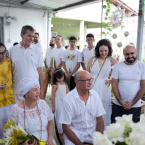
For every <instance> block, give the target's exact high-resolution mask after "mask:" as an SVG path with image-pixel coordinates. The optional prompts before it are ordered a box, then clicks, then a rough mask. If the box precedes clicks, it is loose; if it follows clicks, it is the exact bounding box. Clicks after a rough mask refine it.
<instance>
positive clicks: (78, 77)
mask: <svg viewBox="0 0 145 145" xmlns="http://www.w3.org/2000/svg"><path fill="white" fill-rule="evenodd" d="M74 80H75V81H76V80H80V73H79V71H78V72H76V74H75V75H74Z"/></svg>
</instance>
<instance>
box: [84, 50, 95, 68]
mask: <svg viewBox="0 0 145 145" xmlns="http://www.w3.org/2000/svg"><path fill="white" fill-rule="evenodd" d="M82 52H83V58H84V64H85V67H87V64H88V61H89V59H90V58H91V57H93V56H95V47H93V48H92V49H91V50H89V48H88V47H86V48H83V51H82Z"/></svg>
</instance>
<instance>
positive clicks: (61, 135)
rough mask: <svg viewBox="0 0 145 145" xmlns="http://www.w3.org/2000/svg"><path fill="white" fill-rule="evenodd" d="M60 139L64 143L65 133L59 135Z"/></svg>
mask: <svg viewBox="0 0 145 145" xmlns="http://www.w3.org/2000/svg"><path fill="white" fill-rule="evenodd" d="M59 138H60V140H61V142H62V143H64V136H63V133H59Z"/></svg>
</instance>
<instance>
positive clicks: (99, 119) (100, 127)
mask: <svg viewBox="0 0 145 145" xmlns="http://www.w3.org/2000/svg"><path fill="white" fill-rule="evenodd" d="M96 120H97V127H96V131H99V132H101V133H103V130H104V121H103V118H102V116H99V117H96Z"/></svg>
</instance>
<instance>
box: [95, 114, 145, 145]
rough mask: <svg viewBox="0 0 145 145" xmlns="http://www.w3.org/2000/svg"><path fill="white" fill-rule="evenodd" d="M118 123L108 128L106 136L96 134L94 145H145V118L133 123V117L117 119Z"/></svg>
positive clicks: (142, 116)
mask: <svg viewBox="0 0 145 145" xmlns="http://www.w3.org/2000/svg"><path fill="white" fill-rule="evenodd" d="M115 119H116V123H113V124H111V125H110V126H107V127H106V130H105V131H104V134H101V133H100V132H95V133H94V135H93V144H94V145H145V116H144V115H141V118H140V122H138V123H133V121H132V115H123V116H122V117H116V118H115Z"/></svg>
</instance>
